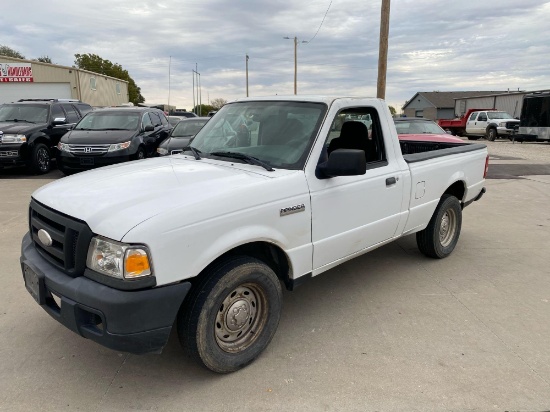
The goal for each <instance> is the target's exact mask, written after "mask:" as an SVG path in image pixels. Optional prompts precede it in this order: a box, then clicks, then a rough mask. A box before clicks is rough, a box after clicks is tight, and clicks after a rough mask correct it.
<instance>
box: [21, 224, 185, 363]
mask: <svg viewBox="0 0 550 412" xmlns="http://www.w3.org/2000/svg"><path fill="white" fill-rule="evenodd" d="M20 260H21V267H22V270H24V265H27V266H28V267H30V268H31V269H32V270H33V271H34V272H35V273H37V274H38V275H39V277H40V278H41V279H43V285H44V291H45V294H46V296H45V297H43V299H40V301H41V302H43V304H41V305H40V306H41V307H42V308H43V309H44V310H45V311H46V312H47V313H48V314H49V315H50V316H51V317H53V318H54V319H55V320H57V321H58V322H60V323H61V324H63V325H64V326H66V327H67V328H68V329H70V330H72V331H73V332H75V333H77V334H79V335H80V336H83V337H85V338H88V339H91V340H93V341H95V342H97V343H99V344H101V345H103V346H105V347H108V348H111V349H114V350H119V351H125V352H130V353H136V354H139V353H149V352H160V351H162V348H163V347H164V346H165V345H166V343H167V341H168V337H169V336H170V331H171V330H172V325H173V324H174V321H175V319H176V316H177V313H178V310H179V308H180V306H181V304H182V302H183V299H184V298H185V296H186V295H187V293H188V292H189V289H190V288H191V284H190V283H189V282H182V283H178V284H173V285H168V286H164V287H157V288H151V289H146V290H139V291H122V290H118V289H113V288H111V287H108V286H106V285H102V284H100V283H97V282H95V281H93V280H90V279H88V278H86V277H83V276H80V277H77V278H73V277H71V276H69V275H66V274H65V273H63V272H61V271H60V270H59V269H57V268H55V267H53V266H52V265H51V264H50V263H49V262H48V261H46V260H45V259H44V258H43V257H42V256H40V255H39V253H38V252H37V250H36V248H35V246H34V245H33V243H32V241H31V239H30V236H29V234H28V233H27V234H26V235H25V237H24V238H23V243H22V246H21V259H20ZM52 293H53V295H55V296H56V297H57V301H58V302H60V305H58V303H57V302H56V300H55V299H54V298H53V297H52Z"/></svg>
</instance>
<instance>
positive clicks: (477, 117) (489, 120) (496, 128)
mask: <svg viewBox="0 0 550 412" xmlns="http://www.w3.org/2000/svg"><path fill="white" fill-rule="evenodd" d="M516 126H519V120H518V119H514V118H513V117H512V115H510V114H508V113H506V112H499V111H496V110H482V111H477V112H472V113H471V114H470V117H469V118H468V120H467V121H466V135H467V136H468V137H474V138H475V137H478V138H479V137H486V138H487V140H489V141H494V140H495V139H497V138H499V137H507V136H510V135H512V134H513V133H514V129H515V127H516Z"/></svg>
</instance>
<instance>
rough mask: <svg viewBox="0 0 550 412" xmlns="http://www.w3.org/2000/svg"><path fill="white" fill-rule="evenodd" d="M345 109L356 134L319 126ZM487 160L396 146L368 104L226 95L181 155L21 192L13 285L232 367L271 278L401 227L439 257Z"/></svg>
mask: <svg viewBox="0 0 550 412" xmlns="http://www.w3.org/2000/svg"><path fill="white" fill-rule="evenodd" d="M346 115H350V117H352V118H353V117H357V116H368V117H370V119H371V124H370V128H368V127H367V125H366V124H365V123H363V122H358V121H347V122H345V123H344V124H343V125H342V127H341V129H339V130H338V128H335V127H334V125H333V122H334V121H336V120H337V119H338V118H341V117H342V116H346ZM239 116H242V119H243V121H242V124H240V125H237V126H235V125H234V124H233V127H227V124H226V123H227V121H228V119H230V120H231V121H232V122H234V119H235V118H237V117H239ZM487 165H488V156H487V148H486V147H485V145H482V144H468V143H463V144H462V143H447V144H446V143H441V142H437V143H431V142H426V141H423V142H411V141H408V142H407V141H402V142H401V143H400V142H399V140H398V137H397V133H396V130H395V126H394V123H393V121H392V117H391V114H390V111H389V110H388V107H387V106H386V104H385V103H384V101H382V100H379V99H372V98H325V97H306V96H292V97H281V96H275V97H269V98H268V97H264V98H247V99H243V100H238V101H236V102H233V103H230V104H227V105H225V106H224V107H223V108H222V109H221V110H220V111H219V112H218V113H216V115H215V116H214V117H213V118H212V119H211V120H210V121H209V122H208V123H207V124H206V125H205V126H204V127H203V129H201V131H200V132H199V133H198V134H197V135H196V137H195V139H194V140H193V141H192V143H191V146H189V147H187V148H186V149H184V151H183V153H181V154H178V155H173V156H166V157H162V158H155V159H148V160H140V161H133V162H130V163H126V164H121V165H115V166H109V167H104V168H101V169H97V170H94V171H89V172H84V173H81V174H78V175H75V176H71V177H67V178H63V179H60V180H58V181H56V182H53V183H50V184H48V185H46V186H44V187H42V188H41V189H39V190H37V191H36V192H34V193H33V195H32V198H31V202H30V209H29V233H27V234H26V235H25V237H24V238H23V241H22V256H21V268H22V272H23V278H24V281H25V286H26V288H27V290H28V291H29V293H30V294H31V295H32V296H33V298H34V299H35V300H36V301H37V302H38V304H39V305H40V306H41V307H42V308H43V309H44V310H46V311H47V313H48V314H50V315H51V316H52V317H53V318H54V319H56V320H57V321H59V322H60V323H62V324H63V325H65V326H66V327H68V328H69V329H71V330H73V331H74V332H76V333H77V334H79V335H81V336H83V337H85V338H89V339H92V340H94V341H96V342H98V343H100V344H102V345H104V346H106V347H109V348H112V349H115V350H120V351H127V352H131V353H146V352H157V353H158V352H160V351H161V350H162V348H163V347H164V346H165V345H166V343H167V340H168V336H169V335H170V332H171V330H172V327H173V326H174V327H176V328H177V331H178V334H179V337H180V341H181V343H182V344H183V346H184V347H185V348H186V350H187V351H188V352H189V353H190V354H192V356H193V357H195V358H196V359H197V360H198V361H199V362H201V363H202V364H203V365H205V366H206V367H207V368H209V369H211V370H213V371H215V372H220V373H226V372H232V371H235V370H238V369H240V368H242V367H243V366H246V365H247V364H249V363H250V362H252V361H253V360H254V359H255V358H256V357H257V356H258V355H259V354H260V353H261V352H262V351H263V350H264V349H265V348H266V346H267V345H268V344H269V342H270V340H271V338H272V337H273V335H274V333H275V330H276V328H277V325H278V322H279V318H280V314H281V299H282V293H281V291H282V287H286V288H287V289H290V290H292V289H293V288H295V287H296V286H297V285H298V284H301V283H303V282H304V281H306V280H307V279H309V278H311V277H312V276H317V275H319V274H320V273H322V272H325V271H327V270H329V269H331V268H333V267H335V266H336V265H338V264H340V263H343V262H345V261H347V260H349V259H352V258H354V257H356V256H358V255H361V254H363V253H365V252H368V251H370V250H372V249H374V248H377V247H379V246H382V245H384V244H386V243H388V242H391V241H393V240H395V239H397V238H399V237H401V236H404V235H408V234H412V233H416V238H417V243H418V246H419V249H420V250H421V251H422V252H423V253H424V254H425V255H427V256H430V257H433V258H444V257H446V256H448V255H449V254H450V253H451V252H452V251H453V249H454V247H455V245H456V243H457V241H458V237H459V234H460V229H461V223H462V210H463V208H464V207H465V206H467V205H468V204H470V203H472V202H473V201H475V200H478V199H479V198H481V196H482V194H483V193H484V192H485V188H484V182H485V180H484V179H485V174H486V172H487Z"/></svg>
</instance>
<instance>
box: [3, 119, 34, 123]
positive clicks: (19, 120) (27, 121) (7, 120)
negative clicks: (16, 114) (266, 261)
mask: <svg viewBox="0 0 550 412" xmlns="http://www.w3.org/2000/svg"><path fill="white" fill-rule="evenodd" d="M0 122H15V123H19V122H25V123H32V124H35V123H36V122H31V121H30V120H25V119H5V120H0Z"/></svg>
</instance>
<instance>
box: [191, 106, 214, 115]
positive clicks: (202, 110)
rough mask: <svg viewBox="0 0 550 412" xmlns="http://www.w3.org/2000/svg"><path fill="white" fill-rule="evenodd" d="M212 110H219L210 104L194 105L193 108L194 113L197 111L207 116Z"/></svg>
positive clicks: (198, 113)
mask: <svg viewBox="0 0 550 412" xmlns="http://www.w3.org/2000/svg"><path fill="white" fill-rule="evenodd" d="M212 110H217V109H216V108H214V107H213V106H211V105H209V104H201V105H196V106H195V107H193V110H191V111H192V112H193V113H196V114H197V115H198V116H206V115H207V114H208V112H211V111H212Z"/></svg>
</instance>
